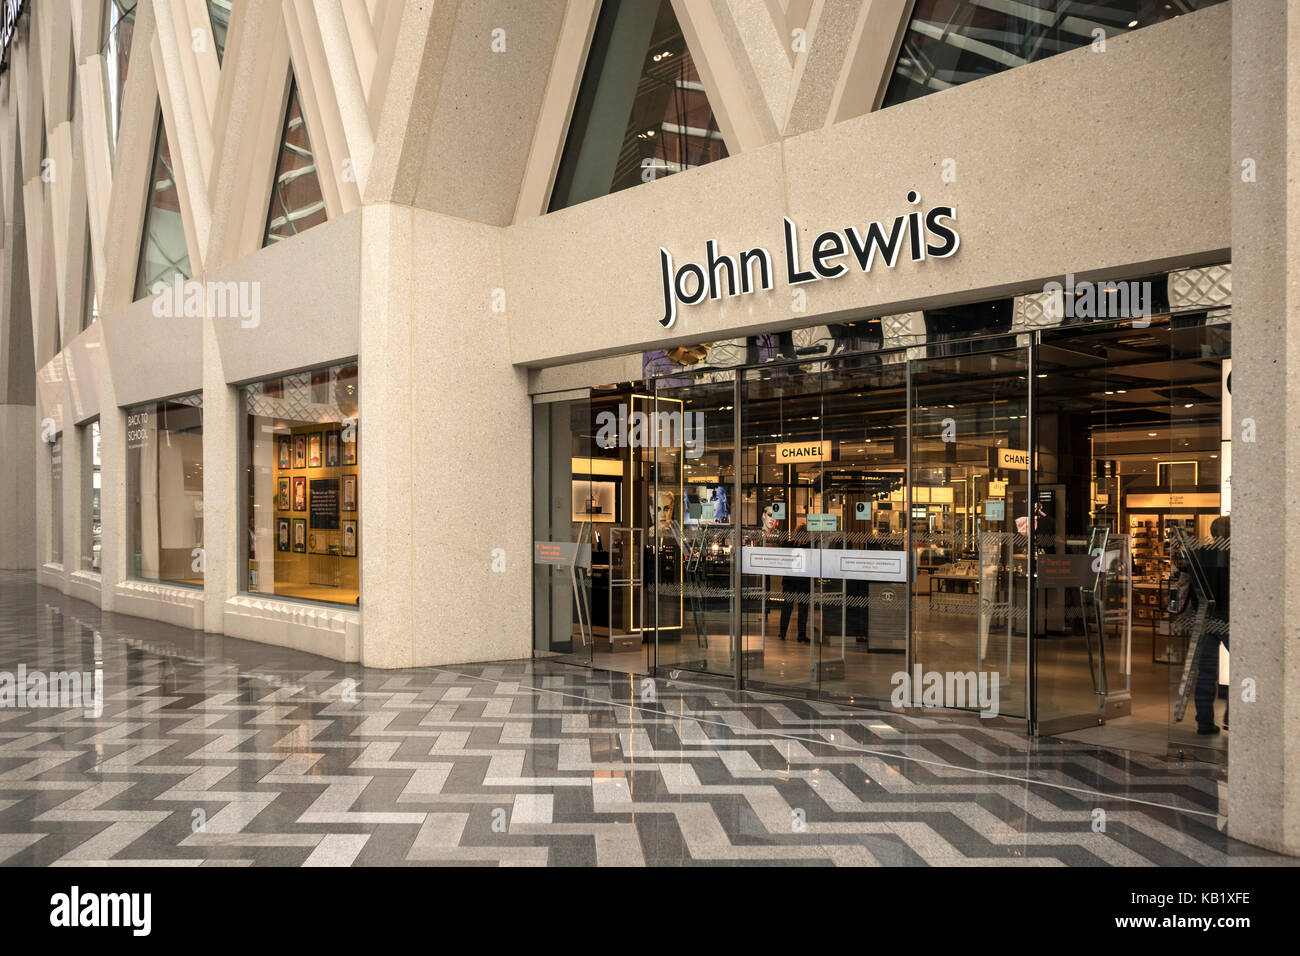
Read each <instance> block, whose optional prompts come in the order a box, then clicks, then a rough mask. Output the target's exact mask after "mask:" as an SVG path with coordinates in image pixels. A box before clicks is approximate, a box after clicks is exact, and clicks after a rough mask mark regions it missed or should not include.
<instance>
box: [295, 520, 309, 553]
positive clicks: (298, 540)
mask: <svg viewBox="0 0 1300 956" xmlns="http://www.w3.org/2000/svg"><path fill="white" fill-rule="evenodd" d="M293 550H294V551H295V552H296V553H298V554H306V553H307V519H306V518H294V519H293Z"/></svg>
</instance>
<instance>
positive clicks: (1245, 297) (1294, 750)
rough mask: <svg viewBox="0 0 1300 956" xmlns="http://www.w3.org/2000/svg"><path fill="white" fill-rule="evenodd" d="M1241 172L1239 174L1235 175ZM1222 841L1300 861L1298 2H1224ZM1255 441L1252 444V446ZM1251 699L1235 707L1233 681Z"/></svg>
mask: <svg viewBox="0 0 1300 956" xmlns="http://www.w3.org/2000/svg"><path fill="white" fill-rule="evenodd" d="M1243 164H1245V165H1244V166H1243ZM1230 169H1231V175H1232V176H1233V184H1232V271H1233V323H1232V353H1233V363H1232V368H1233V376H1232V382H1233V389H1232V391H1233V396H1232V398H1233V402H1232V409H1233V419H1234V422H1233V427H1234V430H1235V435H1234V440H1233V443H1232V444H1233V448H1232V464H1233V468H1234V471H1235V474H1233V476H1232V489H1233V494H1232V499H1233V500H1232V503H1233V506H1234V514H1233V515H1232V524H1233V528H1232V531H1233V536H1232V537H1233V542H1234V544H1235V545H1236V546H1235V547H1234V549H1233V556H1232V608H1231V641H1232V676H1231V681H1232V682H1231V684H1230V685H1229V700H1230V702H1231V719H1232V729H1231V735H1232V737H1231V742H1230V747H1229V752H1228V753H1229V764H1228V832H1229V833H1230V834H1231V835H1232V836H1233V837H1235V838H1237V839H1239V840H1245V841H1247V842H1250V843H1254V844H1257V845H1259V846H1263V847H1267V848H1269V849H1272V850H1278V851H1281V852H1285V853H1292V854H1297V853H1300V735H1297V734H1296V728H1297V727H1300V590H1298V589H1297V588H1296V586H1295V582H1296V581H1297V580H1298V579H1300V461H1297V459H1294V458H1292V457H1291V455H1292V454H1293V453H1300V437H1297V435H1298V434H1300V433H1298V429H1300V390H1297V389H1296V388H1295V387H1294V384H1293V376H1292V375H1291V373H1292V372H1295V373H1296V375H1300V0H1258V2H1252V3H1240V2H1237V3H1233V4H1232V161H1231V166H1230ZM1252 432H1253V434H1252ZM1246 681H1251V682H1253V683H1254V686H1255V700H1254V702H1253V703H1248V702H1246V701H1244V700H1243V683H1244V682H1246Z"/></svg>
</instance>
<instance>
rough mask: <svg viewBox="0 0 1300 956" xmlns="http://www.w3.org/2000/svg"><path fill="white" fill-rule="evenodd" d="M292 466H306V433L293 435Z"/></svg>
mask: <svg viewBox="0 0 1300 956" xmlns="http://www.w3.org/2000/svg"><path fill="white" fill-rule="evenodd" d="M293 467H295V468H306V467H307V436H306V435H294V436H293Z"/></svg>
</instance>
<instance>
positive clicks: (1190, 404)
mask: <svg viewBox="0 0 1300 956" xmlns="http://www.w3.org/2000/svg"><path fill="white" fill-rule="evenodd" d="M1191 407H1192V403H1191V402H1188V403H1187V404H1186V405H1184V406H1183V408H1191Z"/></svg>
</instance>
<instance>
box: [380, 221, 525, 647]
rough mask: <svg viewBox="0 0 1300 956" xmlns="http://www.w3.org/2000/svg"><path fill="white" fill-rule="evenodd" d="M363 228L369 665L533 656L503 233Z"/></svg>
mask: <svg viewBox="0 0 1300 956" xmlns="http://www.w3.org/2000/svg"><path fill="white" fill-rule="evenodd" d="M362 215H363V217H364V218H363V220H362V243H361V247H362V260H363V261H362V270H361V303H360V314H361V315H362V317H363V318H362V322H361V341H360V355H359V358H360V365H361V408H360V412H359V418H360V429H359V431H360V436H359V437H360V462H359V463H360V468H359V473H360V479H359V481H360V485H361V489H360V494H361V513H360V550H361V614H362V648H361V660H362V663H363V664H366V665H369V666H373V667H412V666H428V665H434V664H448V663H464V662H467V661H483V660H508V659H515V658H521V657H527V656H528V653H529V648H530V646H531V640H532V636H531V635H532V627H531V620H532V618H531V607H530V604H529V601H528V598H527V595H528V594H530V593H531V590H532V585H531V580H532V546H531V545H532V538H531V532H532V504H531V500H532V492H531V487H532V482H531V465H530V462H531V434H532V426H531V418H530V414H529V410H530V404H529V398H528V388H527V375H526V373H525V372H524V371H523V370H520V369H516V368H514V367H513V366H512V365H511V364H510V355H509V348H508V344H509V343H508V339H507V330H506V312H505V311H504V310H505V309H507V308H508V307H509V302H508V299H507V298H506V290H505V283H504V280H503V278H502V268H501V250H500V237H499V234H500V231H499V230H498V229H497V228H496V227H494V226H487V225H480V224H475V223H469V222H465V221H463V220H458V219H452V218H450V217H447V216H442V215H439V214H437V213H430V212H425V211H423V210H419V209H414V208H411V207H406V206H396V205H389V204H376V205H368V206H366V207H364V209H363V213H362ZM494 556H495V560H494Z"/></svg>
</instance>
